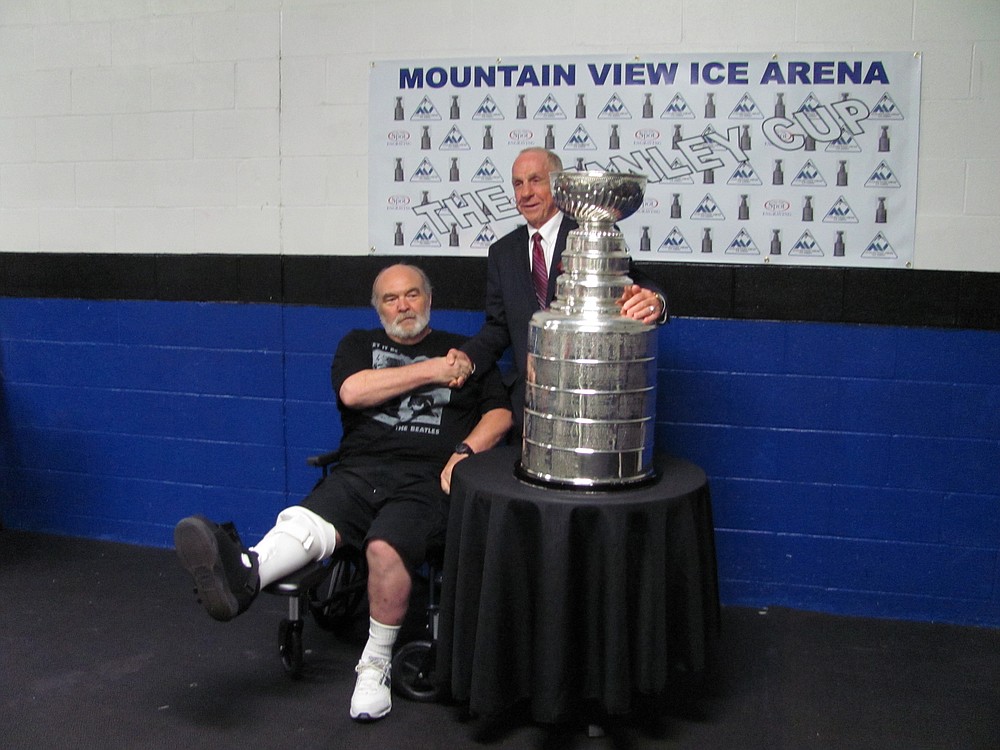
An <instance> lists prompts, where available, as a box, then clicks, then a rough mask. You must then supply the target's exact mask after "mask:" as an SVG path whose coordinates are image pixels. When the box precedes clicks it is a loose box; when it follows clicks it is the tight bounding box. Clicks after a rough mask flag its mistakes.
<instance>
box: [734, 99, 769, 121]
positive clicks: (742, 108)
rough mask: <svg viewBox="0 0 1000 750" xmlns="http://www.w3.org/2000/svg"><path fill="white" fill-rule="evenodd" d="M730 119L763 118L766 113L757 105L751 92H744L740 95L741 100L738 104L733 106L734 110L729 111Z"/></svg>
mask: <svg viewBox="0 0 1000 750" xmlns="http://www.w3.org/2000/svg"><path fill="white" fill-rule="evenodd" d="M729 119H730V120H763V119H764V113H763V112H761V111H760V108H759V107H758V106H757V102H755V101H754V100H753V97H752V96H750V94H744V95H743V96H741V97H740V100H739V101H738V102H736V106H735V107H733V111H732V112H730V113H729Z"/></svg>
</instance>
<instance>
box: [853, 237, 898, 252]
mask: <svg viewBox="0 0 1000 750" xmlns="http://www.w3.org/2000/svg"><path fill="white" fill-rule="evenodd" d="M861 257H862V258H896V257H898V256H897V255H896V251H895V250H893V249H892V245H890V244H889V240H887V239H886V238H885V235H884V234H882V233H881V232H879V233H878V234H876V235H875V237H874V238H873V239H872V241H871V242H869V243H868V247H866V248H865V251H864V252H863V253H861Z"/></svg>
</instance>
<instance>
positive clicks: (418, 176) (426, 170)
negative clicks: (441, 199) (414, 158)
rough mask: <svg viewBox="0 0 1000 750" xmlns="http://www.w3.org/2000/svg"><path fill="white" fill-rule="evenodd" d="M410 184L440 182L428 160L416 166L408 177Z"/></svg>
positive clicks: (439, 177)
mask: <svg viewBox="0 0 1000 750" xmlns="http://www.w3.org/2000/svg"><path fill="white" fill-rule="evenodd" d="M410 182H441V175H439V174H438V173H437V170H436V169H434V165H433V164H431V163H430V161H429V160H428V159H426V158H425V159H424V160H423V161H421V162H420V164H418V165H417V168H416V169H415V170H414V171H413V176H412V177H410Z"/></svg>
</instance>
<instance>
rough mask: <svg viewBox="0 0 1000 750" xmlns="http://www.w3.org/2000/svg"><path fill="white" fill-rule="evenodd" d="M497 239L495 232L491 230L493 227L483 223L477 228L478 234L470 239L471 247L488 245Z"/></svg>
mask: <svg viewBox="0 0 1000 750" xmlns="http://www.w3.org/2000/svg"><path fill="white" fill-rule="evenodd" d="M496 241H497V235H496V232H494V231H493V227H491V226H490V225H489V224H483V228H482V229H480V230H479V234H477V235H476V238H475V239H474V240H473V241H472V245H471V247H479V248H483V247H489V246H490V245H492V244H493V243H494V242H496Z"/></svg>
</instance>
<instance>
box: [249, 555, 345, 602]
mask: <svg viewBox="0 0 1000 750" xmlns="http://www.w3.org/2000/svg"><path fill="white" fill-rule="evenodd" d="M331 568H332V566H331V565H330V564H329V562H328V561H325V560H321V561H318V562H311V563H309V564H308V565H306V566H305V567H304V568H300V569H299V570H296V571H295V572H294V573H289V574H288V575H287V576H285V577H284V578H279V579H278V580H277V581H275V582H274V583H270V584H268V585H267V586H266V587H265V588H264V591H266V592H267V593H269V594H276V595H278V596H302V595H304V594H305V593H306V592H308V591H309V589H312V588H315V587H316V586H319V584H321V583H322V582H323V580H324V579H325V578H326V577H327V576H328V575H330V569H331Z"/></svg>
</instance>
